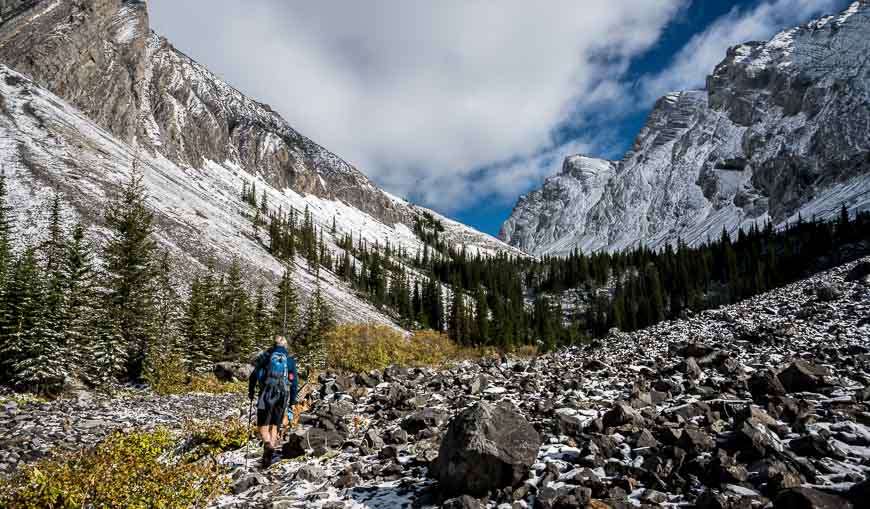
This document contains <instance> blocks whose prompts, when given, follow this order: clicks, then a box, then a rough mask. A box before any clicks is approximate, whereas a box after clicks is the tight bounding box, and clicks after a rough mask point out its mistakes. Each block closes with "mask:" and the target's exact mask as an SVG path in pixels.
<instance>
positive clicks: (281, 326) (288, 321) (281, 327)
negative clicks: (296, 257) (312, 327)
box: [269, 268, 299, 341]
mask: <svg viewBox="0 0 870 509" xmlns="http://www.w3.org/2000/svg"><path fill="white" fill-rule="evenodd" d="M272 302H273V303H274V307H273V308H272V320H271V322H272V327H271V332H270V333H269V336H272V335H276V334H280V335H282V336H286V337H287V338H288V341H289V338H291V337H293V336H295V335H296V331H297V329H298V327H299V298H298V297H297V296H296V288H295V287H294V284H293V273H292V271H291V269H290V268H287V269H285V270H284V275H283V276H282V277H281V282H280V283H279V284H278V288H277V289H276V291H275V297H274V298H273V299H272Z"/></svg>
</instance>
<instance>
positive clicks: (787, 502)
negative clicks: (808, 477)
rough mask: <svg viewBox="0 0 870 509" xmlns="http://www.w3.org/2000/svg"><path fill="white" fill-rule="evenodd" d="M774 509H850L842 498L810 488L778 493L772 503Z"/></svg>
mask: <svg viewBox="0 0 870 509" xmlns="http://www.w3.org/2000/svg"><path fill="white" fill-rule="evenodd" d="M773 507H774V509H852V507H853V506H852V504H851V503H849V501H848V500H846V499H845V498H843V497H838V496H837V495H831V494H829V493H825V492H822V491H819V490H814V489H812V488H790V489H787V490H783V491H781V492H779V494H778V495H777V496H776V498H775V499H774V501H773Z"/></svg>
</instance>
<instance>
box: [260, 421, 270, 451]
mask: <svg viewBox="0 0 870 509" xmlns="http://www.w3.org/2000/svg"><path fill="white" fill-rule="evenodd" d="M259 431H260V438H262V439H263V443H264V444H266V445H268V446H269V447H271V444H272V441H271V440H270V435H269V426H260V430H259Z"/></svg>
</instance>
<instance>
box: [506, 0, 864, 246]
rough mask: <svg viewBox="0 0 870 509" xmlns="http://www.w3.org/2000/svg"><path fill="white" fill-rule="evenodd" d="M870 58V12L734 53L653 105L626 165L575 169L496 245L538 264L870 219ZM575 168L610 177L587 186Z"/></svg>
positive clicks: (526, 209) (857, 8) (853, 11)
mask: <svg viewBox="0 0 870 509" xmlns="http://www.w3.org/2000/svg"><path fill="white" fill-rule="evenodd" d="M868 55H870V1H868V0H861V1H859V2H855V3H854V4H852V6H851V7H850V8H849V9H848V10H847V11H845V12H843V13H842V14H840V15H837V16H829V17H825V18H822V19H820V20H818V21H814V22H811V23H808V24H806V25H804V26H801V27H798V28H793V29H789V30H785V31H783V32H781V33H780V34H778V35H776V36H775V37H774V38H773V39H772V40H771V41H769V42H766V43H759V42H751V43H746V44H742V45H739V46H736V47H734V48H731V50H729V52H728V55H727V57H726V58H725V60H723V61H722V62H721V63H720V64H719V65H718V66H717V67H716V69H715V71H714V72H713V74H712V75H711V76H709V77H708V80H707V86H706V90H704V91H691V92H679V93H674V94H669V95H667V96H665V97H663V98H662V99H660V100H659V101H658V102H657V103H656V105H655V107H654V108H653V110H652V112H651V113H650V115H649V118H648V119H647V122H646V125H645V126H644V128H643V129H642V130H641V132H640V133H639V135H638V137H637V139H636V140H635V143H634V146H633V147H632V149H631V150H630V151H629V152H628V153H627V154H626V155H625V157H624V158H623V159H622V160H621V161H618V162H613V163H609V162H605V161H598V160H593V159H586V158H577V157H573V158H569V159H568V160H567V161H566V163H565V168H564V169H563V171H562V173H560V174H559V175H558V176H556V177H553V178H551V179H548V180H547V182H546V183H545V184H544V187H543V188H542V189H541V190H538V191H535V192H533V193H531V194H529V195H527V196H525V197H523V198H521V199H520V201H519V202H518V203H517V205H516V207H515V209H514V212H513V214H512V215H511V217H510V218H509V219H508V220H507V222H506V223H505V224H504V226H503V228H502V234H501V237H502V239H504V240H506V241H507V242H509V243H510V244H512V245H514V246H518V247H521V248H523V249H524V250H526V251H528V252H530V253H533V254H566V253H568V252H570V251H571V250H573V249H575V248H580V249H583V250H584V251H596V250H609V251H613V250H618V249H623V248H626V247H631V246H636V245H639V244H644V245H648V246H651V247H660V246H663V245H665V244H666V243H674V242H676V241H677V239H680V238H681V239H682V240H684V241H686V242H688V243H690V244H697V243H700V242H704V241H705V240H706V239H707V238H708V237H715V236H718V234H719V233H720V232H721V231H722V229H723V228H725V229H728V230H730V231H735V230H736V229H737V228H739V227H741V226H742V227H748V226H750V225H751V224H752V223H756V222H757V223H759V224H761V223H763V222H765V221H767V220H771V221H773V222H774V223H775V224H777V225H782V224H784V223H785V222H786V221H789V220H794V219H795V218H796V216H797V214H798V213H800V214H803V215H804V216H805V217H807V218H809V217H811V216H813V215H815V216H817V217H820V218H824V217H830V216H833V215H835V214H837V213H838V212H839V209H840V206H841V205H842V204H845V205H846V206H847V207H849V208H850V209H852V210H864V209H867V208H870V176H868V173H870V67H868ZM572 161H590V162H589V163H586V165H587V166H594V167H596V168H602V169H607V168H610V167H611V165H612V168H613V170H612V171H610V170H604V171H601V170H599V171H595V172H594V174H595V176H596V178H595V179H594V184H593V185H590V184H589V183H588V181H589V178H588V176H587V175H586V174H581V175H580V176H579V178H578V176H576V175H575V173H574V172H572V171H570V168H572V167H573V166H574V165H575V164H576V162H572Z"/></svg>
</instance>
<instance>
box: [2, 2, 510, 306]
mask: <svg viewBox="0 0 870 509" xmlns="http://www.w3.org/2000/svg"><path fill="white" fill-rule="evenodd" d="M300 100H304V99H300ZM134 160H138V165H139V167H140V169H141V170H142V172H143V173H144V182H145V185H146V187H147V191H148V193H149V195H150V197H151V198H150V204H151V205H152V206H153V208H154V210H155V213H156V218H157V223H158V232H157V235H158V238H159V240H160V242H161V244H162V246H164V247H165V248H167V249H169V250H170V252H171V253H172V254H173V257H174V258H176V260H177V261H178V262H179V263H177V264H176V265H177V266H178V267H179V269H180V270H181V271H183V272H185V273H187V274H192V273H193V272H195V271H196V270H198V269H200V268H202V267H203V266H204V264H205V263H206V262H207V260H208V259H209V258H211V257H214V258H215V259H216V261H217V262H218V264H219V265H223V264H225V263H226V262H227V261H228V260H229V259H230V258H231V257H233V256H239V257H240V258H241V261H242V263H243V265H245V267H246V268H247V269H248V270H249V271H250V272H251V274H252V282H255V281H257V280H259V281H261V282H271V281H274V280H275V279H276V278H277V277H279V276H280V274H281V272H282V271H283V267H282V265H281V264H280V263H279V262H278V261H277V260H275V259H273V258H272V257H271V256H270V255H269V254H268V253H267V252H266V251H265V249H264V248H263V247H262V246H261V243H260V242H259V241H257V240H256V233H255V231H254V228H253V225H252V223H251V221H250V219H248V218H246V217H245V215H244V214H243V212H244V211H245V210H246V208H247V205H246V204H244V203H243V201H242V199H241V190H242V188H243V186H244V185H245V184H246V183H247V184H248V185H250V184H251V183H256V186H257V190H258V194H259V193H260V192H265V193H266V194H267V195H268V198H269V204H270V207H271V208H273V209H275V210H278V209H279V208H280V209H282V210H283V211H285V212H286V211H289V210H290V209H291V208H295V209H296V210H297V211H299V212H301V211H303V210H305V209H306V208H307V209H308V210H309V211H310V213H311V215H312V218H313V221H314V223H315V224H317V225H319V226H320V227H322V228H323V229H324V230H325V231H330V230H331V227H332V224H333V221H334V223H335V225H336V234H335V236H334V237H333V236H332V235H329V238H328V239H327V243H328V244H329V245H330V246H331V247H332V248H333V249H337V247H336V242H335V240H336V239H337V238H340V237H341V236H342V235H344V234H345V233H351V234H353V236H354V239H355V241H358V240H365V241H367V242H369V243H372V244H374V243H376V242H377V243H379V244H380V245H384V244H385V243H387V242H388V243H389V244H390V245H391V246H393V247H395V248H405V250H406V252H408V253H410V255H411V256H413V253H415V252H416V251H417V250H422V249H423V243H422V241H421V240H420V239H419V238H418V237H417V236H416V235H415V234H414V233H413V230H412V228H413V225H414V222H415V220H416V219H418V218H421V217H423V214H424V213H425V214H432V215H433V216H434V217H435V218H437V219H439V220H441V222H442V224H443V226H444V228H445V231H444V233H443V238H444V239H446V240H447V241H448V242H451V243H454V244H455V245H456V246H457V247H459V246H461V245H465V246H466V248H467V249H468V250H469V251H470V252H472V253H474V252H482V253H495V252H502V251H511V252H517V251H516V250H514V248H512V247H510V246H507V245H506V244H504V243H502V242H500V241H499V240H497V239H495V238H493V237H490V236H488V235H485V234H483V233H480V232H477V231H475V230H473V229H471V228H468V227H466V226H464V225H462V224H459V223H457V222H454V221H450V220H448V219H446V218H443V217H442V216H440V215H438V214H435V213H434V212H431V211H428V210H426V209H423V208H421V207H417V206H414V205H412V204H409V203H408V202H406V201H404V200H402V199H399V198H397V197H395V196H392V195H390V194H389V193H387V192H385V191H383V190H381V189H380V188H379V187H377V186H376V185H375V184H374V183H373V182H371V181H370V180H369V179H368V178H367V177H366V176H365V175H364V174H363V173H362V172H360V171H359V170H357V169H356V168H355V167H353V166H352V165H351V164H348V163H347V162H345V161H343V160H342V159H341V158H339V157H338V156H336V155H335V154H333V153H331V152H329V151H328V150H326V149H324V148H323V147H321V146H319V145H317V144H316V143H315V142H313V141H311V140H310V139H308V138H306V137H305V136H303V135H301V134H300V133H298V132H297V131H295V130H294V129H293V128H292V127H290V125H289V124H288V123H287V122H286V121H285V120H284V119H283V118H281V116H280V115H278V114H277V113H275V112H274V111H273V110H272V109H271V108H270V107H269V106H268V105H265V104H261V103H259V102H257V101H254V100H252V99H249V98H247V97H246V96H244V95H243V94H242V93H241V92H239V91H238V90H236V89H234V88H232V87H231V86H230V85H228V84H227V83H225V82H224V81H222V80H221V79H220V78H218V77H217V76H215V75H214V74H212V73H211V72H210V71H208V70H207V69H205V68H204V67H202V66H201V65H199V64H197V63H196V62H194V61H193V60H191V59H190V58H189V57H187V56H185V55H184V54H182V53H181V52H179V51H178V50H177V49H175V48H174V47H173V46H172V45H171V44H170V43H169V42H168V41H167V40H166V39H164V38H162V37H159V36H157V35H155V34H154V33H153V32H151V30H150V28H149V24H148V13H147V9H146V4H145V2H141V1H135V0H82V1H76V2H70V1H66V0H19V1H11V2H0V164H2V166H3V168H4V171H5V173H6V175H7V177H8V178H7V181H8V182H9V183H10V196H11V200H12V204H13V205H14V206H15V208H16V211H17V214H18V218H19V222H20V223H21V224H23V225H24V227H25V232H24V233H25V234H24V235H23V237H24V238H32V237H33V235H35V234H36V232H37V231H38V228H37V225H38V224H40V223H44V221H45V219H46V218H45V217H44V215H45V214H44V212H43V209H44V206H45V204H46V203H47V201H48V200H49V197H50V196H52V195H53V194H54V192H55V191H59V192H60V193H61V196H62V198H63V200H64V202H65V204H66V206H67V209H68V210H70V211H72V213H71V215H73V216H75V217H68V218H67V219H68V220H69V221H73V220H84V221H85V222H86V223H87V224H88V225H89V227H90V229H91V230H92V231H93V232H94V234H95V235H97V237H98V238H99V237H100V236H101V235H102V234H103V233H104V232H103V230H102V226H101V211H102V207H103V205H104V203H105V200H106V198H107V196H108V195H109V194H111V193H112V192H113V191H115V190H116V189H118V186H119V185H120V184H121V183H122V182H125V181H126V180H127V179H128V177H129V175H130V172H131V168H132V166H133V162H134ZM296 269H297V270H296V274H297V281H298V282H299V284H300V286H301V287H302V288H303V290H305V289H310V288H313V286H314V284H315V279H314V277H313V276H312V275H311V274H309V273H308V272H307V271H306V270H303V269H302V268H301V266H298V267H297V268H296ZM321 276H322V277H323V279H324V282H325V288H324V290H325V293H326V294H327V296H328V298H330V300H332V301H333V303H334V304H335V305H336V307H337V312H338V315H339V317H340V318H345V319H353V320H357V321H359V320H375V321H389V319H388V318H386V317H385V316H383V315H382V314H381V313H380V312H378V311H377V310H375V309H374V308H373V307H371V306H369V305H368V304H366V303H365V302H364V301H362V300H360V299H359V298H357V297H356V296H355V295H354V294H353V292H352V291H351V290H350V289H349V288H347V287H345V286H343V284H342V283H341V282H339V281H338V279H337V278H334V277H333V276H332V275H331V274H328V273H325V274H324V273H322V274H321Z"/></svg>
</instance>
